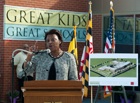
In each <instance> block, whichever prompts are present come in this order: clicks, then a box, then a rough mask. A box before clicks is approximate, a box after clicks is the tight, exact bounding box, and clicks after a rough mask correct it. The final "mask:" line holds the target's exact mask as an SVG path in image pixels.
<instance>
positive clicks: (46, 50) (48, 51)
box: [12, 49, 51, 57]
mask: <svg viewBox="0 0 140 103" xmlns="http://www.w3.org/2000/svg"><path fill="white" fill-rule="evenodd" d="M17 51H23V52H26V53H29V54H38V53H42V52H47V53H50V52H51V51H50V49H45V50H40V51H37V52H35V51H33V52H30V51H27V50H24V49H16V50H14V51H13V53H12V57H14V54H15V52H17Z"/></svg>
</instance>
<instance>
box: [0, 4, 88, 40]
mask: <svg viewBox="0 0 140 103" xmlns="http://www.w3.org/2000/svg"><path fill="white" fill-rule="evenodd" d="M87 20H88V13H86V12H72V11H62V10H49V9H41V8H40V9H39V8H27V7H17V6H9V5H5V6H4V34H3V39H5V40H7V39H8V40H9V39H10V40H40V41H42V40H44V33H45V32H46V31H48V30H50V29H54V28H55V29H58V30H60V31H61V33H62V37H63V40H64V41H65V42H69V41H70V40H71V38H72V35H73V25H74V24H75V25H76V26H77V41H80V42H85V36H86V23H87Z"/></svg>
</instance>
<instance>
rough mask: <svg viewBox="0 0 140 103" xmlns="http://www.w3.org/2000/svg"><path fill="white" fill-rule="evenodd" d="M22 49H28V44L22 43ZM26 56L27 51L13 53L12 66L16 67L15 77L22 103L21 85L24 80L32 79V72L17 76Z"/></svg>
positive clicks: (21, 69)
mask: <svg viewBox="0 0 140 103" xmlns="http://www.w3.org/2000/svg"><path fill="white" fill-rule="evenodd" d="M22 49H24V50H27V51H28V50H29V46H28V44H24V45H23V47H22ZM26 58H27V53H26V52H23V51H21V52H19V53H17V54H16V55H15V57H14V66H15V68H16V74H17V78H18V86H19V91H20V94H19V95H20V100H21V101H22V103H24V100H23V93H22V91H21V87H23V83H24V81H25V80H33V74H28V75H24V76H22V77H21V76H19V75H20V72H21V71H23V68H22V65H23V63H24V61H25V59H26Z"/></svg>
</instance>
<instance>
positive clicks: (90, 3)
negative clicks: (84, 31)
mask: <svg viewBox="0 0 140 103" xmlns="http://www.w3.org/2000/svg"><path fill="white" fill-rule="evenodd" d="M91 5H92V2H91V1H89V12H91V10H92V8H91ZM91 19H92V18H91ZM91 103H93V87H92V86H91Z"/></svg>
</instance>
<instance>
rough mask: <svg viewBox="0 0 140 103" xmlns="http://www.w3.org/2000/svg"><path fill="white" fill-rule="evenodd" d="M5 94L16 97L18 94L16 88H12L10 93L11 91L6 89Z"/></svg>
mask: <svg viewBox="0 0 140 103" xmlns="http://www.w3.org/2000/svg"><path fill="white" fill-rule="evenodd" d="M7 95H8V96H9V97H13V98H16V97H18V96H19V91H18V90H13V94H12V91H8V93H7Z"/></svg>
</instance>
